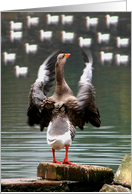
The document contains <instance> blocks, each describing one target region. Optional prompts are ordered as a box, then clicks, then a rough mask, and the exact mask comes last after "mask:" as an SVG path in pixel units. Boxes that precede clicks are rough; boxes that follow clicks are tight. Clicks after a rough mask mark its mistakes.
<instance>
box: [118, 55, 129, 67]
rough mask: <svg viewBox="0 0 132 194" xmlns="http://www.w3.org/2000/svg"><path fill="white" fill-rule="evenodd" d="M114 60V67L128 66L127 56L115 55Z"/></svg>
mask: <svg viewBox="0 0 132 194" xmlns="http://www.w3.org/2000/svg"><path fill="white" fill-rule="evenodd" d="M115 60H116V65H117V66H119V65H125V66H127V65H128V61H129V56H128V55H120V54H116V55H115Z"/></svg>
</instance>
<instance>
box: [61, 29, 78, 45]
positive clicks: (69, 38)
mask: <svg viewBox="0 0 132 194" xmlns="http://www.w3.org/2000/svg"><path fill="white" fill-rule="evenodd" d="M61 34H62V36H61V40H62V42H63V43H65V42H70V43H72V42H73V40H74V36H75V34H74V32H66V31H64V30H63V31H61Z"/></svg>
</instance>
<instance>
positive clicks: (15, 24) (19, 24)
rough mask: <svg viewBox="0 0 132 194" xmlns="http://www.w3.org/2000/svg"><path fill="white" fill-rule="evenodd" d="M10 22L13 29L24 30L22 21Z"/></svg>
mask: <svg viewBox="0 0 132 194" xmlns="http://www.w3.org/2000/svg"><path fill="white" fill-rule="evenodd" d="M9 24H10V29H11V30H22V28H23V24H22V22H14V21H10V22H9Z"/></svg>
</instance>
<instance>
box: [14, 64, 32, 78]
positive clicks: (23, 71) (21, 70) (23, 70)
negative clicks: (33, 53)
mask: <svg viewBox="0 0 132 194" xmlns="http://www.w3.org/2000/svg"><path fill="white" fill-rule="evenodd" d="M14 68H15V76H16V77H17V78H19V77H24V78H25V77H27V76H28V73H29V71H28V67H19V66H18V65H16V66H15V67H14Z"/></svg>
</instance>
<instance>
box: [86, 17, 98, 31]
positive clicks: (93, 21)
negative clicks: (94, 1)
mask: <svg viewBox="0 0 132 194" xmlns="http://www.w3.org/2000/svg"><path fill="white" fill-rule="evenodd" d="M85 19H86V22H85V25H86V28H87V29H88V30H90V27H94V28H96V27H97V25H98V20H99V19H98V18H90V17H89V16H87V17H85Z"/></svg>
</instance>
